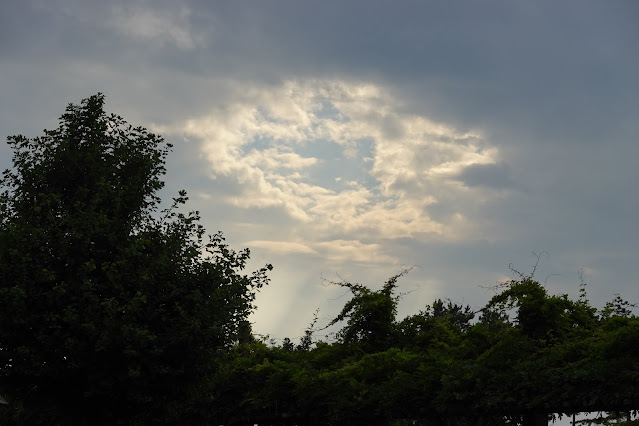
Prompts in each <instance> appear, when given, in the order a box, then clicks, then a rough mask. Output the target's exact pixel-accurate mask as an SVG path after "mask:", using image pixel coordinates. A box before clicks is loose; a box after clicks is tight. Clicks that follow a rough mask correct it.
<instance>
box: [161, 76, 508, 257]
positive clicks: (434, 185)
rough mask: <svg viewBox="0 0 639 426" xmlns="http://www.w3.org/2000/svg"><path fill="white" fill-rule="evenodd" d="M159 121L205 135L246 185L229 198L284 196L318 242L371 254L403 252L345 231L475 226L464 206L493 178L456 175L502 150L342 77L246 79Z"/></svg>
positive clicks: (450, 230) (220, 167) (247, 202)
mask: <svg viewBox="0 0 639 426" xmlns="http://www.w3.org/2000/svg"><path fill="white" fill-rule="evenodd" d="M161 130H162V131H163V132H164V133H166V132H180V133H181V134H182V135H183V136H185V137H188V138H196V139H199V140H200V141H201V143H202V150H203V153H204V155H205V156H206V158H207V159H208V161H209V164H210V166H211V169H210V170H211V175H212V176H213V177H215V176H225V177H230V178H232V179H234V180H235V181H236V182H237V183H239V184H240V186H241V188H242V190H241V192H240V193H238V194H236V195H234V196H233V197H231V198H229V199H228V201H229V202H230V203H232V204H234V205H236V206H240V207H243V208H264V207H273V206H278V207H282V208H283V209H284V210H285V211H286V212H287V213H288V215H290V217H292V218H294V219H297V220H298V223H299V224H300V227H302V228H300V229H301V230H300V232H299V233H301V234H304V235H306V236H309V235H310V236H312V238H313V239H314V240H315V241H316V242H319V243H321V244H324V245H320V246H313V249H310V248H309V250H317V251H319V250H320V249H321V248H322V247H324V248H326V247H329V246H330V247H332V252H333V253H342V254H346V253H345V252H346V251H348V253H349V255H351V256H355V257H357V258H361V259H362V260H363V259H366V258H368V259H369V261H379V260H382V259H385V260H386V261H388V262H392V261H394V259H392V258H391V257H388V256H386V257H384V255H382V254H380V255H372V252H371V251H370V250H371V249H372V248H374V249H375V250H378V249H379V248H378V247H376V246H374V245H372V246H358V245H357V244H355V243H353V244H350V245H347V244H345V243H343V241H355V242H357V241H359V240H361V239H362V238H365V239H373V240H375V239H383V238H399V237H411V236H415V235H417V234H430V235H433V236H436V237H437V238H441V239H458V238H465V237H468V236H470V235H472V234H473V232H474V226H473V221H472V218H470V217H468V216H467V212H465V211H463V206H464V205H467V204H469V203H473V202H474V201H475V200H479V199H485V196H486V194H485V192H486V191H487V189H486V188H480V187H477V188H470V187H468V186H465V185H464V184H462V183H461V182H460V181H459V180H458V176H459V175H460V173H461V172H462V171H463V170H464V168H466V167H468V166H471V165H484V164H495V163H497V162H498V161H500V158H499V153H498V151H497V149H496V148H494V147H490V146H489V145H488V144H487V143H486V141H485V140H483V139H482V138H481V136H480V135H478V134H475V133H472V132H463V131H458V130H456V129H454V128H453V127H451V126H447V125H445V124H442V123H436V122H433V121H431V120H429V119H428V118H426V117H423V116H419V115H416V114H410V113H405V112H402V109H401V108H400V105H399V103H398V102H397V100H396V99H394V98H393V97H392V96H391V95H390V94H389V93H387V92H386V91H384V90H383V88H381V87H379V86H376V85H373V84H363V83H349V82H344V81H315V80H308V81H289V82H286V83H284V84H282V85H281V86H278V87H259V86H253V87H246V86H243V87H242V88H238V90H237V97H234V98H233V100H232V101H231V102H230V103H227V104H225V105H221V106H217V107H215V108H214V109H213V110H212V111H210V113H209V114H207V115H205V116H201V117H197V118H192V119H190V120H188V121H187V122H185V123H182V124H180V125H179V126H177V127H174V128H172V129H161ZM482 191H483V193H482ZM445 200H455V203H454V205H452V204H451V206H450V208H449V209H444V210H446V211H449V212H448V214H447V215H444V216H442V215H440V216H439V217H438V218H437V219H434V218H433V217H432V215H430V214H429V210H428V209H429V207H430V206H433V205H436V204H438V203H442V202H446V201H445ZM460 206H461V207H460ZM340 238H343V239H340ZM304 241H307V240H306V239H305V240H304ZM336 241H342V242H341V243H339V244H338V243H336ZM253 243H254V242H253ZM336 244H337V245H336ZM258 245H259V246H260V247H263V248H267V249H271V250H275V251H282V250H293V249H294V248H295V247H297V246H286V245H282V243H276V242H272V243H269V244H267V243H265V242H263V241H262V242H259V244H258ZM304 247H306V246H304ZM297 248H298V249H299V247H297ZM365 248H366V249H365ZM351 249H352V250H351ZM367 250H368V251H367ZM297 251H299V250H297ZM302 252H308V251H305V250H302ZM360 253H362V255H361V256H360V255H359V254H360Z"/></svg>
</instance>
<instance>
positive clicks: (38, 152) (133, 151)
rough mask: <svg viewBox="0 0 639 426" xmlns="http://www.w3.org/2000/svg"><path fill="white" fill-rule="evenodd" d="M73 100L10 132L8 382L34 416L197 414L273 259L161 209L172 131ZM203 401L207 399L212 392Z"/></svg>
mask: <svg viewBox="0 0 639 426" xmlns="http://www.w3.org/2000/svg"><path fill="white" fill-rule="evenodd" d="M103 106H104V96H103V95H102V94H97V95H95V96H91V97H90V98H88V99H84V100H83V101H82V102H81V103H80V104H79V105H73V104H71V105H69V106H68V107H67V109H66V112H65V114H64V115H62V117H61V119H60V126H59V127H58V128H57V129H56V130H51V131H46V130H45V132H44V136H41V137H37V138H34V139H29V138H26V137H24V136H11V137H9V138H8V143H9V144H10V146H11V148H12V149H13V165H14V167H13V168H12V169H10V170H7V171H5V172H4V175H3V178H2V181H1V183H2V187H3V189H4V190H3V192H2V194H1V195H0V393H1V394H2V395H4V396H5V397H6V398H7V399H8V400H9V401H10V406H11V410H10V412H9V413H8V414H7V416H9V415H10V416H12V420H13V421H16V422H19V423H25V424H38V423H40V422H47V423H48V422H51V423H57V424H74V423H82V424H102V423H104V424H113V423H119V422H123V423H129V422H135V421H136V419H137V420H138V421H139V422H140V423H144V424H146V423H149V422H151V419H156V421H160V420H161V421H162V422H172V421H177V419H182V420H184V419H185V417H184V416H193V415H194V414H193V413H195V412H196V411H197V410H196V409H197V405H198V404H201V403H202V400H204V399H206V398H203V396H204V395H208V393H209V392H210V389H209V388H210V386H211V384H210V381H211V378H212V377H213V375H214V373H215V371H216V362H215V360H216V359H217V358H219V357H218V356H217V355H216V354H217V352H219V351H220V350H222V349H226V348H228V347H230V346H231V345H232V344H233V343H234V342H235V341H236V340H237V333H238V328H239V327H240V325H241V324H242V323H243V322H244V321H246V318H247V316H248V314H249V313H250V312H251V310H252V309H253V305H252V302H253V300H254V296H255V292H256V291H257V290H258V289H259V288H260V287H261V286H262V285H264V284H266V282H267V278H266V271H267V269H268V268H270V265H267V267H265V268H263V269H261V270H259V271H257V272H255V273H254V274H253V275H249V276H247V275H242V274H241V272H240V271H241V270H242V269H243V268H244V266H245V263H246V261H247V259H248V257H249V251H248V250H244V251H241V252H239V253H237V252H235V251H233V250H231V249H230V248H229V247H228V246H227V245H226V244H225V243H224V238H223V236H222V235H221V234H219V233H218V234H216V235H213V236H212V237H209V238H208V239H205V231H204V229H203V228H202V226H201V225H200V224H199V223H198V220H199V215H198V213H197V212H192V213H188V214H184V213H181V212H179V211H178V207H179V205H181V204H184V203H185V202H186V200H187V198H186V193H185V192H183V191H181V192H180V193H179V195H178V196H177V197H176V198H175V199H174V200H173V204H172V205H171V206H170V207H168V208H167V209H164V210H162V211H158V210H159V207H160V199H159V197H158V194H157V193H158V191H159V190H160V189H161V188H162V187H163V185H164V183H163V182H162V180H161V177H162V175H164V174H165V166H164V165H165V159H166V156H167V154H168V152H169V150H170V148H171V145H170V144H168V143H166V142H165V141H164V140H163V138H162V137H160V136H158V135H155V134H153V133H150V132H148V131H147V130H146V129H144V128H141V127H132V126H131V125H129V124H128V123H126V122H125V121H124V120H123V119H122V118H121V117H119V116H117V115H114V114H107V113H105V111H104V108H103ZM206 401H207V403H208V402H210V400H209V399H206Z"/></svg>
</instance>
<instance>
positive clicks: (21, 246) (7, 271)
mask: <svg viewBox="0 0 639 426" xmlns="http://www.w3.org/2000/svg"><path fill="white" fill-rule="evenodd" d="M103 106H104V96H103V95H101V94H97V95H95V96H92V97H90V98H87V99H85V100H83V101H82V102H81V103H80V104H79V105H74V104H70V105H69V106H68V107H67V109H66V112H65V114H63V115H62V117H61V119H60V126H59V128H58V129H56V130H52V131H51V130H49V131H46V130H45V133H44V135H43V136H42V137H38V138H35V139H29V138H25V137H23V136H11V137H9V138H8V143H9V145H10V147H11V148H12V149H13V168H12V169H10V170H7V171H5V173H4V174H3V177H2V180H1V181H0V184H1V186H2V191H3V192H2V193H0V395H1V396H2V397H3V399H0V424H7V425H13V424H19V425H38V424H56V425H58V424H59V425H66V424H69V425H102V424H104V425H106V424H109V425H116V424H137V425H146V424H213V425H245V424H248V425H253V424H260V425H263V424H271V425H288V424H290V425H292V424H297V425H302V424H306V425H364V424H366V425H368V424H379V425H389V424H392V425H397V426H399V425H408V424H411V425H413V424H415V425H416V424H420V425H503V424H514V423H519V424H524V425H528V424H530V425H537V424H546V422H547V419H548V416H549V415H550V413H573V412H581V411H596V410H602V411H608V412H614V413H616V414H614V415H617V416H626V417H628V415H629V414H628V413H629V412H632V410H634V409H636V408H637V407H638V406H639V344H637V342H639V322H638V321H639V320H638V319H637V317H636V316H635V315H634V314H633V312H632V308H633V306H632V305H631V304H630V303H628V302H626V301H624V300H623V299H621V298H620V297H617V298H615V299H614V300H613V301H612V302H610V303H609V304H607V305H606V306H605V307H603V308H602V309H600V310H598V309H596V308H594V307H592V306H591V305H590V303H589V301H588V299H587V296H586V293H585V286H584V287H583V288H582V293H581V297H579V298H578V300H571V299H569V298H568V297H567V296H565V295H562V296H554V295H550V294H548V292H547V291H546V289H545V288H544V287H543V286H542V285H540V284H539V283H538V282H537V281H535V280H534V278H533V277H532V276H523V275H522V276H521V277H520V279H518V280H513V281H511V282H508V283H504V284H503V285H502V286H501V287H500V288H498V289H497V290H498V291H497V293H496V295H495V296H494V297H493V298H492V299H491V300H490V302H489V303H488V304H487V305H486V306H485V307H484V308H483V309H481V310H479V311H476V312H475V311H473V310H472V309H471V308H470V307H467V306H461V305H457V304H455V303H453V302H452V301H448V300H436V301H435V302H433V304H432V305H430V306H426V307H424V310H423V311H421V312H419V313H417V314H415V315H411V316H408V317H406V318H403V319H398V318H397V317H396V315H397V303H398V297H399V296H398V295H397V283H398V280H399V279H400V278H401V276H402V275H403V274H404V273H406V272H407V271H401V272H400V273H399V274H398V275H396V276H394V277H391V278H390V279H389V280H387V281H386V283H385V284H384V285H383V286H382V288H381V289H380V290H371V289H369V288H367V287H365V286H362V285H359V284H353V283H348V282H336V283H333V284H334V285H338V286H342V287H344V288H345V289H347V290H348V291H350V292H351V294H352V298H351V299H350V300H349V301H348V302H347V303H346V304H345V305H344V307H343V309H342V311H341V312H340V313H339V315H337V316H336V318H334V319H333V321H331V322H330V323H329V324H328V325H329V326H335V327H341V328H339V331H338V332H337V334H336V336H335V339H333V340H332V341H330V342H323V341H320V340H316V339H315V337H314V336H315V332H314V328H315V327H316V326H317V324H316V323H315V322H314V323H313V324H312V325H311V326H310V327H309V328H308V330H307V332H306V333H305V335H304V337H303V338H302V339H301V340H300V342H292V341H291V340H290V339H285V340H284V341H283V342H282V343H281V344H279V345H276V344H269V343H268V342H263V341H259V340H256V339H255V338H254V337H253V336H252V335H251V332H250V326H249V323H248V316H249V315H250V313H251V312H252V311H253V310H254V309H255V306H254V298H255V294H256V292H257V291H259V289H260V288H261V287H262V286H263V285H266V284H268V277H267V272H268V271H269V270H270V269H271V266H270V265H265V266H264V267H263V268H262V269H260V270H258V271H255V272H254V273H252V274H245V273H244V272H243V269H244V268H245V265H246V262H247V260H248V259H249V251H248V250H244V251H240V252H236V251H234V250H232V249H231V248H229V247H228V246H227V245H226V244H225V242H224V238H223V236H222V235H221V234H219V233H218V234H215V235H213V236H209V237H206V236H205V230H204V229H203V228H202V226H201V225H200V224H199V214H198V213H197V212H192V213H182V212H180V209H179V207H180V206H181V205H182V204H184V203H185V202H186V201H187V197H186V193H184V192H180V193H179V194H178V196H177V197H176V198H174V200H173V203H172V204H171V205H170V206H168V207H167V208H161V207H160V206H161V204H160V202H161V200H160V199H159V198H158V196H157V193H158V191H159V190H160V189H161V188H162V187H163V185H164V183H163V182H162V180H161V177H162V175H164V173H165V167H164V164H165V159H166V156H167V155H168V152H169V150H170V148H171V146H170V144H168V143H165V141H164V140H163V139H162V138H161V137H160V136H158V135H155V134H152V133H150V132H148V131H147V130H146V129H144V128H141V127H132V126H131V125H129V124H128V123H126V122H125V121H124V120H123V119H122V118H121V117H119V116H117V115H114V114H106V113H105V112H104V109H103ZM4 400H6V402H8V404H4V403H2V402H3V401H4Z"/></svg>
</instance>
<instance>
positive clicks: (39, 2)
mask: <svg viewBox="0 0 639 426" xmlns="http://www.w3.org/2000/svg"><path fill="white" fill-rule="evenodd" d="M637 22H639V2H637V1H635V0H615V1H607V2H603V1H593V0H567V1H562V2H556V1H550V0H537V1H534V2H530V1H523V0H508V1H506V0H485V1H481V2H478V1H470V0H460V1H455V2H451V1H408V0H398V1H393V2H390V1H378V0H351V1H347V2H346V1H332V0H322V1H313V0H304V1H293V0H289V1H283V0H271V1H268V2H267V1H258V0H255V1H249V0H247V1H204V0H201V1H198V0H193V1H184V0H171V1H162V0H154V1H144V0H142V1H141V0H126V1H120V0H112V1H108V2H105V1H87V0H4V1H2V2H0V133H2V137H3V138H5V137H6V136H9V135H15V134H23V135H25V136H27V137H35V136H39V135H41V134H42V130H43V129H45V128H46V129H53V128H56V127H57V125H58V118H59V117H60V115H61V114H62V113H63V112H64V108H65V107H66V105H68V104H69V103H79V102H80V101H81V100H82V99H83V98H87V97H89V96H91V95H93V94H95V93H97V92H103V93H104V94H105V95H106V110H107V111H108V112H115V113H117V114H119V115H121V116H123V117H124V118H125V119H126V120H127V121H128V122H129V123H131V124H133V125H140V126H144V127H147V128H149V129H150V130H152V131H154V132H157V133H159V134H161V135H163V136H164V137H165V139H166V140H167V141H168V142H171V143H172V144H173V145H174V148H173V152H172V153H171V155H170V156H169V158H168V162H167V174H166V176H165V180H166V187H165V189H164V190H163V192H162V194H161V195H162V196H163V197H164V198H165V199H166V200H170V198H171V197H172V196H175V195H176V194H177V191H178V190H180V189H185V190H187V192H188V194H189V196H190V200H189V203H188V206H187V208H188V209H190V210H199V211H200V214H201V216H202V223H203V225H204V226H205V227H206V228H207V230H208V231H209V233H215V232H216V231H218V230H221V231H223V232H224V235H225V236H226V238H227V242H228V243H229V244H230V245H231V246H232V247H233V248H235V249H237V250H240V249H242V248H244V247H248V248H249V249H250V250H251V253H252V260H251V263H250V265H249V266H250V268H252V269H258V268H259V267H261V266H262V265H264V264H265V263H271V264H273V266H274V270H273V271H272V272H271V274H270V277H271V283H270V285H269V286H268V287H267V288H264V289H263V290H262V291H261V293H260V294H259V296H258V298H257V305H258V309H257V311H256V312H255V314H253V316H252V317H251V320H252V322H253V329H254V331H255V332H256V333H260V334H262V335H269V336H270V337H271V338H273V339H275V341H280V340H281V339H282V338H284V337H290V338H291V339H293V340H297V339H299V337H300V336H301V335H303V332H304V329H305V328H306V327H307V326H308V325H309V323H310V322H311V320H312V318H313V313H314V312H315V311H316V309H319V311H318V318H319V320H318V324H317V325H318V326H322V325H325V324H327V323H328V322H329V321H330V319H332V318H333V317H334V315H335V314H336V313H337V312H338V311H339V310H340V308H341V307H342V306H343V304H344V303H345V302H346V301H347V300H348V294H346V293H345V292H344V291H343V289H341V288H339V287H338V286H335V285H331V284H330V282H331V281H340V280H345V281H349V282H357V283H361V284H365V285H367V286H369V287H371V288H374V289H377V288H380V287H381V285H382V284H383V283H384V281H386V280H387V279H388V278H389V277H391V276H393V275H395V274H397V273H399V272H400V271H402V270H403V268H412V270H411V271H410V272H409V273H408V274H407V275H405V276H404V277H403V278H402V279H401V280H400V281H399V284H400V286H399V291H400V292H401V293H402V294H403V297H402V299H401V302H400V305H399V317H400V318H401V317H404V316H406V315H409V314H415V313H417V312H419V311H420V310H423V309H425V308H426V306H427V305H428V304H431V303H432V302H433V301H434V300H435V299H437V298H449V299H451V300H452V301H453V302H455V303H463V304H468V305H470V306H471V307H473V308H475V309H479V308H481V307H483V306H484V304H485V303H486V302H487V301H488V300H489V299H490V297H491V296H492V295H493V294H494V286H495V285H496V284H497V283H499V282H503V281H506V280H510V279H513V278H515V279H516V278H518V276H519V275H517V272H513V270H511V269H514V270H515V271H518V272H519V273H521V274H523V275H528V274H530V273H531V272H532V271H533V269H534V266H535V264H536V263H537V262H538V263H539V264H538V267H537V268H536V270H535V277H536V278H537V279H538V280H539V281H540V282H544V283H545V285H546V287H547V288H548V291H549V292H550V293H552V294H568V295H569V296H571V297H577V296H578V292H579V286H580V283H581V282H582V281H583V282H585V283H587V290H588V294H589V297H590V300H591V302H592V303H593V304H594V305H595V306H598V307H602V306H603V305H604V303H605V302H606V301H609V300H612V298H613V297H614V295H615V294H616V293H619V294H621V296H622V297H624V298H625V299H627V300H629V301H631V302H635V303H639V290H638V287H637V284H636V276H637V269H636V265H637V264H638V263H639V245H638V244H637V242H638V241H639V225H638V224H637V218H638V217H639V197H638V196H637V194H638V191H637V190H636V189H635V185H636V183H637V182H639V167H637V165H638V158H639V140H638V139H639V119H638V117H639V81H638V80H639V53H638V52H639V50H638V49H637V46H639V25H637ZM10 166H11V151H10V150H9V149H8V147H7V146H6V144H2V145H0V169H3V170H4V169H6V168H8V167H10ZM329 332H330V330H326V331H323V332H318V336H319V337H321V338H325V339H330V338H331V336H330V335H328V336H326V335H324V334H322V333H329Z"/></svg>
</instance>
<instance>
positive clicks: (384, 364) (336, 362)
mask: <svg viewBox="0 0 639 426" xmlns="http://www.w3.org/2000/svg"><path fill="white" fill-rule="evenodd" d="M397 278H399V276H396V277H393V278H391V279H390V280H389V281H387V282H386V284H385V285H384V286H383V288H382V289H381V290H378V291H372V290H370V289H367V288H365V287H362V286H360V285H356V284H350V283H340V285H343V286H346V287H348V288H349V289H350V290H351V291H352V293H353V297H352V299H351V300H350V301H349V302H348V303H347V304H346V305H345V307H344V309H343V310H342V312H341V313H340V314H339V316H338V317H337V318H336V320H339V321H343V323H344V326H343V328H342V329H341V330H340V331H339V332H338V333H337V340H336V341H335V342H332V343H326V342H322V341H317V342H314V344H313V345H312V346H309V345H308V337H309V336H308V334H307V336H306V338H305V339H304V338H303V339H302V341H301V342H300V344H297V345H293V344H292V343H291V342H290V341H289V340H287V339H285V341H284V343H283V344H281V345H279V346H274V345H268V344H266V343H264V342H259V341H253V342H251V343H248V344H240V345H237V346H236V347H234V348H233V350H232V352H231V355H230V358H229V363H228V364H226V370H225V372H224V379H223V380H222V381H221V386H222V387H221V388H220V397H221V398H227V399H226V402H225V403H222V404H220V405H219V407H221V408H223V411H222V412H220V413H218V414H217V415H218V416H219V419H220V421H224V422H225V423H224V424H248V420H250V421H254V422H256V423H259V424H289V423H286V421H287V419H289V418H294V419H295V421H296V423H297V424H300V423H301V424H334V425H339V424H341V425H345V424H348V425H366V424H384V425H389V424H398V425H399V424H423V425H449V424H452V425H504V424H524V425H527V424H530V425H538V424H539V425H541V424H547V423H548V419H549V418H551V415H552V414H553V413H561V414H565V415H566V414H571V413H578V412H585V411H608V412H613V413H612V414H611V417H619V414H620V413H621V415H622V418H629V417H632V413H634V411H633V410H635V409H636V408H637V407H638V404H639V344H638V343H637V342H639V319H638V318H637V317H636V316H635V315H633V314H632V312H631V307H632V305H631V304H630V303H628V302H626V301H624V300H622V299H621V298H620V297H618V296H617V297H616V298H615V299H614V300H613V301H612V302H610V303H608V304H606V306H605V307H604V308H603V309H601V310H597V309H595V308H594V307H592V306H591V305H590V304H589V302H588V300H587V297H586V293H585V285H584V286H583V287H582V293H581V297H580V298H579V299H578V300H570V299H569V298H568V297H567V296H565V295H562V296H554V295H549V294H548V293H547V291H546V289H545V288H544V287H543V286H542V285H541V284H540V283H539V282H537V281H535V280H534V279H533V278H532V277H522V278H521V279H519V280H514V281H510V282H508V283H504V284H503V285H502V287H501V291H500V292H499V293H498V294H497V295H495V296H494V297H493V298H492V299H491V300H490V301H489V303H488V304H487V305H486V306H485V307H484V308H483V309H481V310H479V311H478V312H473V311H472V310H471V309H470V308H469V307H467V306H466V307H464V306H460V305H457V304H455V303H453V302H451V301H442V300H437V301H435V302H434V303H433V304H432V305H431V306H427V307H426V308H425V309H424V310H423V311H421V312H419V313H418V314H416V315H411V316H408V317H406V318H404V319H401V320H396V319H395V313H396V307H397V300H398V299H397V296H396V295H395V292H394V290H395V289H396V281H397ZM222 389H223V390H222ZM227 407H228V408H230V410H226V409H225V408H227ZM276 419H277V420H276ZM268 422H271V423H268ZM304 422H306V423H304ZM220 424H222V423H220Z"/></svg>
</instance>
